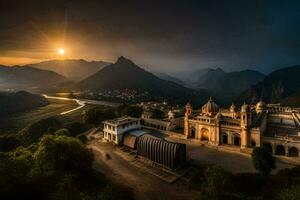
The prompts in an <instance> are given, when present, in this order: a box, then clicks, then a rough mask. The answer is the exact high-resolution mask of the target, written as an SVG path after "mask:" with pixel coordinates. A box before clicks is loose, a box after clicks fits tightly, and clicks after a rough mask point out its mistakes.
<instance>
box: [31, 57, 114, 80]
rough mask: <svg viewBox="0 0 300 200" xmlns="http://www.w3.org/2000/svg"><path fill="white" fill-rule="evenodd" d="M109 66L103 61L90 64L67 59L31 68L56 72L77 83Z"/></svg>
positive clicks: (32, 65) (84, 61) (46, 62)
mask: <svg viewBox="0 0 300 200" xmlns="http://www.w3.org/2000/svg"><path fill="white" fill-rule="evenodd" d="M109 64H110V63H107V62H103V61H91V62H88V61H86V60H83V59H80V60H74V59H66V60H50V61H44V62H40V63H36V64H30V66H31V67H34V68H38V69H43V70H50V71H54V72H56V73H58V74H61V75H63V76H65V77H67V78H68V79H71V80H74V81H77V80H83V79H85V78H87V77H88V76H90V75H92V74H94V73H96V72H97V71H99V70H100V69H102V68H103V67H105V66H107V65H109Z"/></svg>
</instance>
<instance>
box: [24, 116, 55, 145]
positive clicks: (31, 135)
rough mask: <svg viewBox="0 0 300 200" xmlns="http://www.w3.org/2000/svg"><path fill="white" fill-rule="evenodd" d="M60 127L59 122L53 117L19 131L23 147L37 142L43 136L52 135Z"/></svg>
mask: <svg viewBox="0 0 300 200" xmlns="http://www.w3.org/2000/svg"><path fill="white" fill-rule="evenodd" d="M60 127H61V123H60V121H59V120H58V119H57V118H55V117H49V118H46V119H41V120H39V121H37V122H35V123H33V124H31V125H29V126H27V127H26V128H24V129H23V130H22V131H21V133H20V134H21V138H22V141H23V143H24V144H25V145H30V144H32V143H34V142H37V141H38V140H39V139H40V138H41V137H42V136H43V135H44V134H47V133H48V134H49V133H50V134H53V133H54V132H55V131H56V130H58V129H59V128H60Z"/></svg>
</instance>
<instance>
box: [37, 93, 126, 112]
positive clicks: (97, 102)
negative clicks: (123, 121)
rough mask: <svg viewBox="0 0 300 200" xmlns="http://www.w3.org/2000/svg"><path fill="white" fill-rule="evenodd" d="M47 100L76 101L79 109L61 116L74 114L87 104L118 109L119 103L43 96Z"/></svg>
mask: <svg viewBox="0 0 300 200" xmlns="http://www.w3.org/2000/svg"><path fill="white" fill-rule="evenodd" d="M42 96H43V97H45V98H46V99H57V100H62V101H75V102H76V103H77V104H78V107H76V108H73V109H71V110H67V111H64V112H62V113H60V114H61V115H65V114H69V113H71V112H74V111H76V110H79V109H81V108H83V107H84V106H86V104H92V105H102V106H110V107H118V106H119V105H121V104H119V103H113V102H109V101H98V100H90V99H75V98H67V97H58V96H49V95H46V94H43V95H42Z"/></svg>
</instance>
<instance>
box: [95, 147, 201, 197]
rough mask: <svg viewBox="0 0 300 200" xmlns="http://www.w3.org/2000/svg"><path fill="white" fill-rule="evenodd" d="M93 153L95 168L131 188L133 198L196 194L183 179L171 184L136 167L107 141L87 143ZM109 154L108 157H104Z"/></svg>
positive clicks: (191, 195) (192, 195)
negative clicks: (119, 154)
mask: <svg viewBox="0 0 300 200" xmlns="http://www.w3.org/2000/svg"><path fill="white" fill-rule="evenodd" d="M89 147H90V148H91V149H93V151H94V154H95V168H96V169H98V170H99V171H100V172H102V173H104V174H105V175H106V176H107V177H108V178H109V179H110V180H112V181H114V182H116V183H119V184H122V185H124V186H127V187H130V188H132V189H133V192H134V197H135V199H138V200H139V199H141V200H148V199H149V200H150V199H151V200H169V199H170V200H177V199H178V200H181V199H195V197H196V196H197V194H196V193H195V192H192V191H190V190H189V189H188V187H187V184H186V183H185V182H184V181H178V182H175V183H173V184H169V183H167V182H164V181H162V180H161V179H159V178H157V177H155V176H153V175H151V174H149V173H147V172H145V170H143V169H142V168H137V167H135V166H134V165H132V164H131V163H129V162H128V161H126V160H124V159H123V158H122V157H120V156H118V154H117V153H116V152H115V151H116V147H114V146H113V145H112V144H109V143H96V142H93V143H91V144H89ZM106 154H109V157H110V158H109V159H108V158H107V157H106Z"/></svg>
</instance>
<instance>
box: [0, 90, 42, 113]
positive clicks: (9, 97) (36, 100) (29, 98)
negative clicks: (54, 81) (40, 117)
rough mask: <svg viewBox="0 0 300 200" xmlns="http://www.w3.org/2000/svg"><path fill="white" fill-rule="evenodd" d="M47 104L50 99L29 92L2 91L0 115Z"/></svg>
mask: <svg viewBox="0 0 300 200" xmlns="http://www.w3.org/2000/svg"><path fill="white" fill-rule="evenodd" d="M47 104H48V101H47V100H46V99H45V98H44V97H42V96H40V95H36V94H31V93H29V92H25V91H19V92H0V116H2V115H6V114H12V113H16V112H21V111H24V110H29V109H32V108H36V107H40V106H45V105H47Z"/></svg>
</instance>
